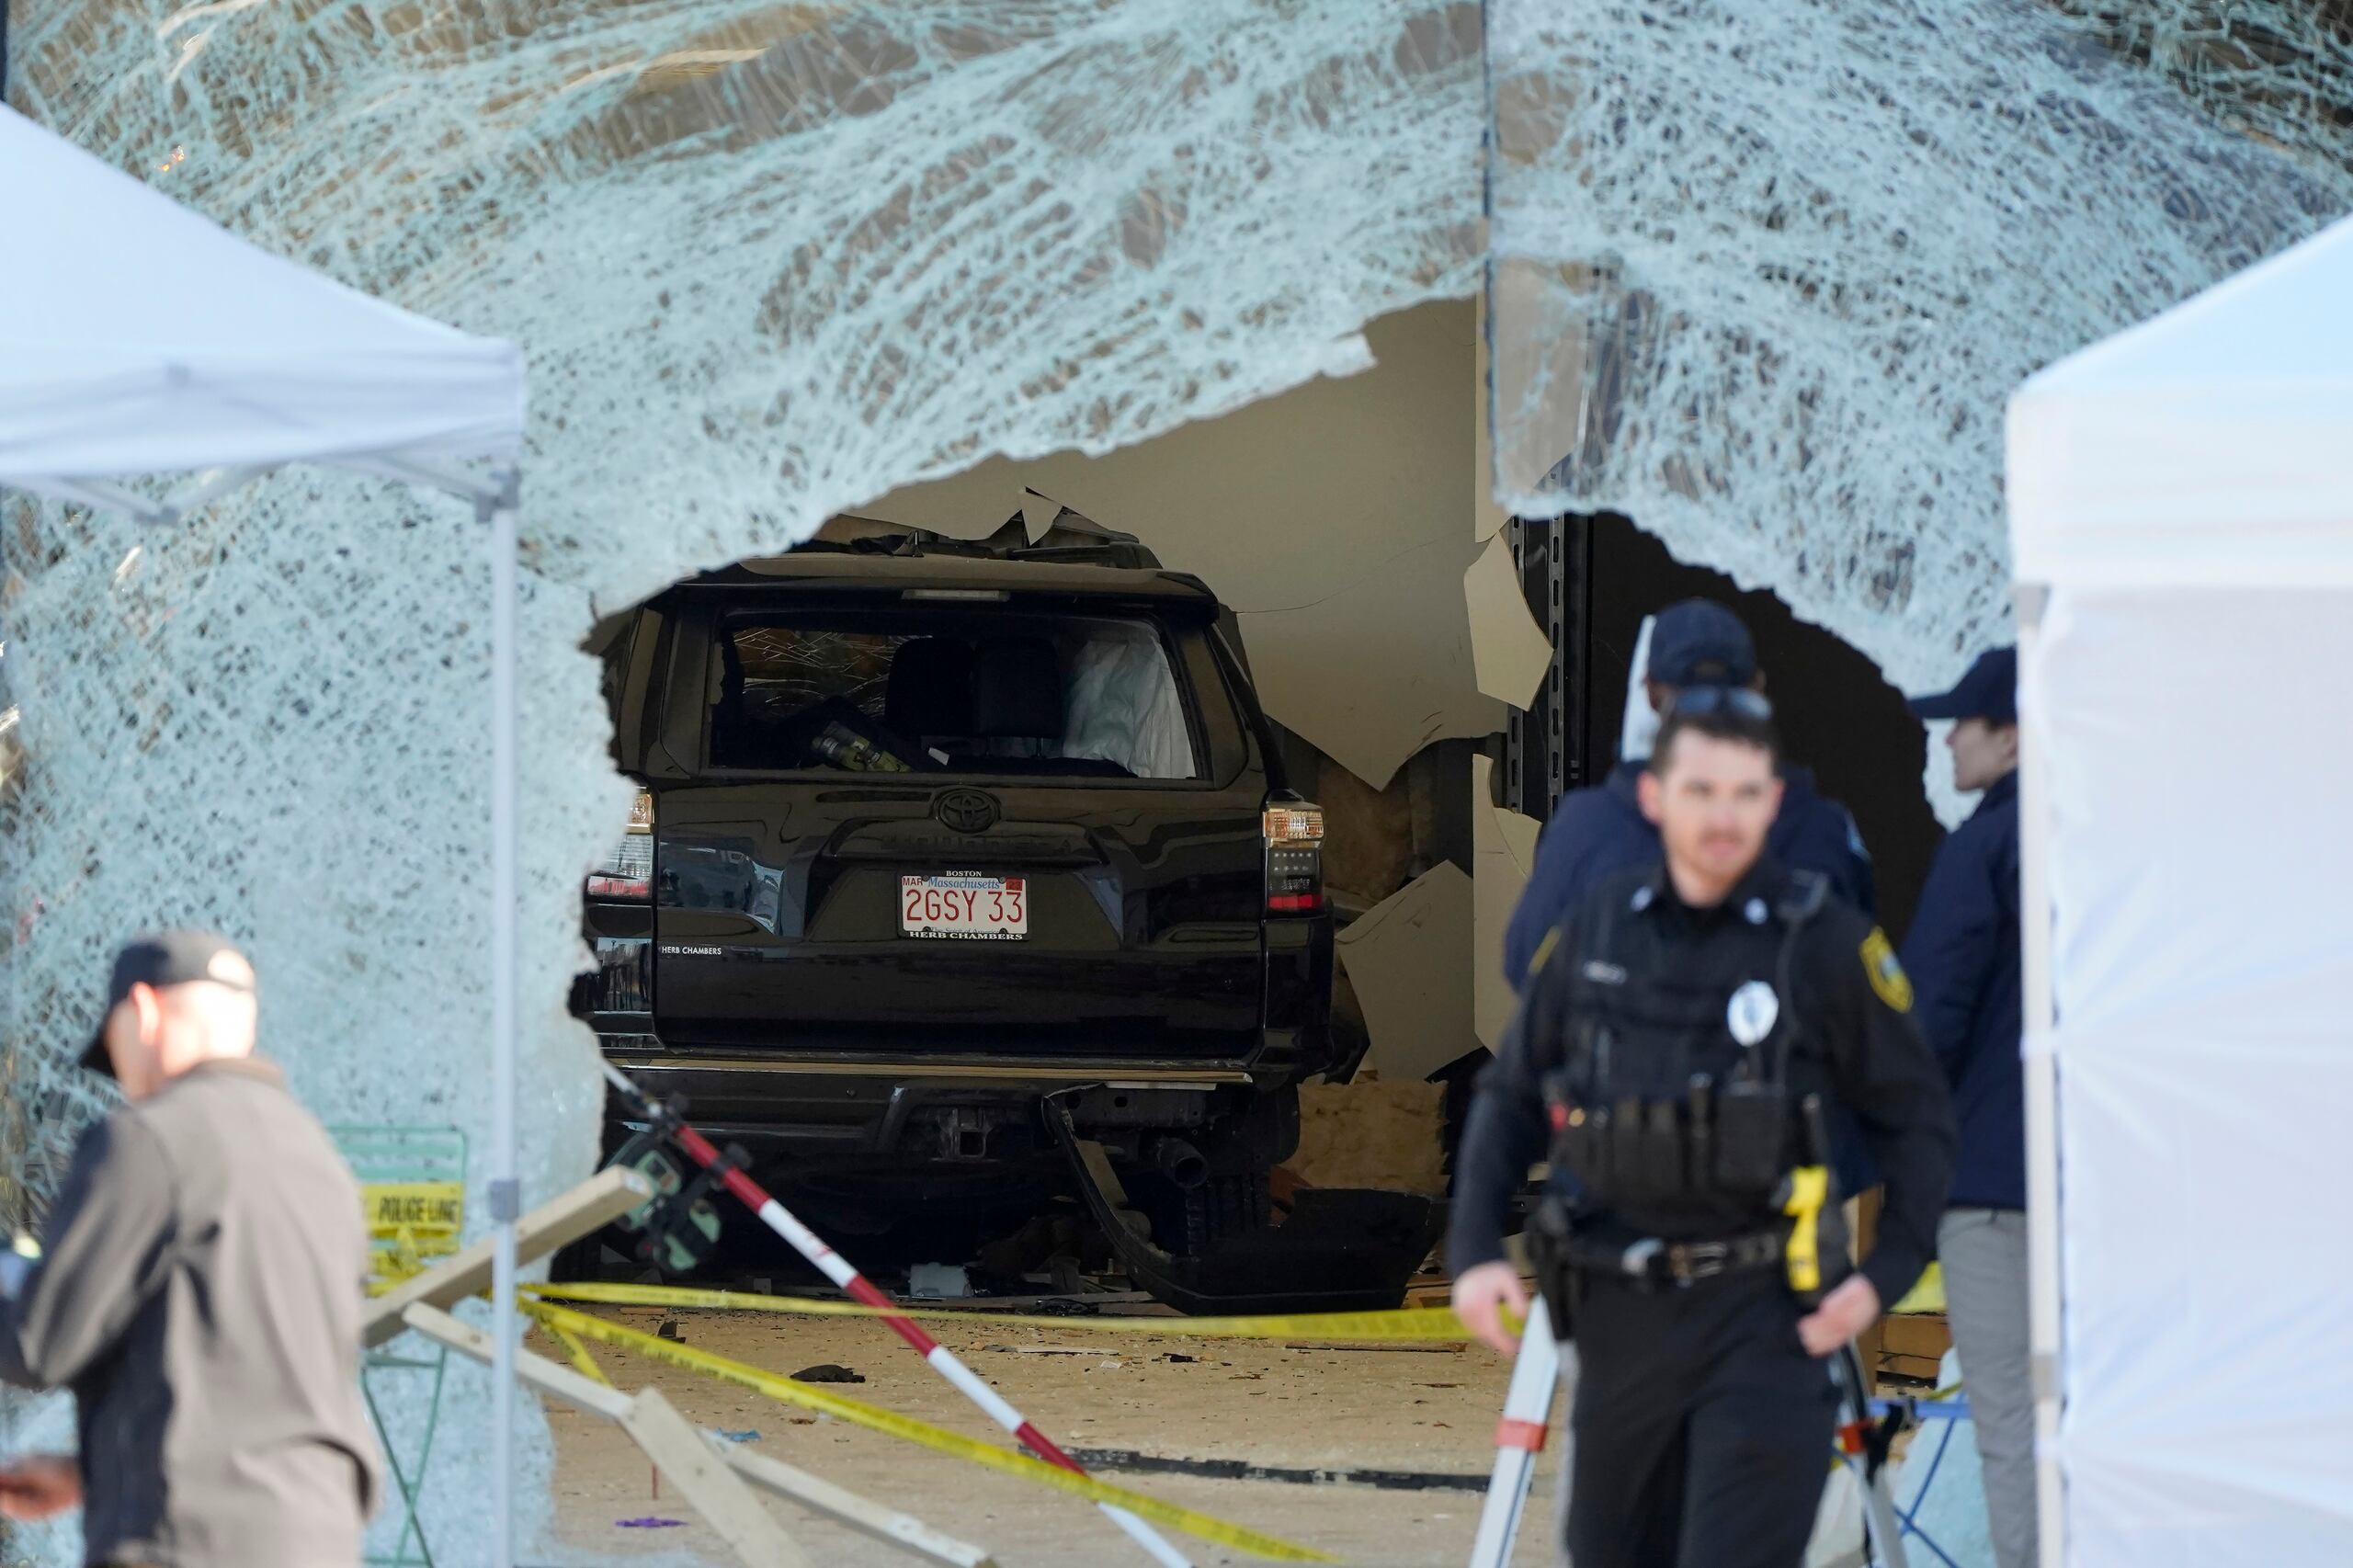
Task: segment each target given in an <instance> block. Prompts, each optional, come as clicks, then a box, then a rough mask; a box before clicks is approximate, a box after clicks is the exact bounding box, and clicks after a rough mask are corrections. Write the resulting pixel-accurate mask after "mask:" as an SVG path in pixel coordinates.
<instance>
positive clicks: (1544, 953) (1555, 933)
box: [1528, 926, 1561, 980]
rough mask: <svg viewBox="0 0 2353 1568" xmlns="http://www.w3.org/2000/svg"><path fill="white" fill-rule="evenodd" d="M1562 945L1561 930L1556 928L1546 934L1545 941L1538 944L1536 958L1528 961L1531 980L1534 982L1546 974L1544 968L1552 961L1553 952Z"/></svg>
mask: <svg viewBox="0 0 2353 1568" xmlns="http://www.w3.org/2000/svg"><path fill="white" fill-rule="evenodd" d="M1560 945H1561V928H1560V927H1559V926H1553V927H1552V929H1551V930H1550V931H1547V932H1545V933H1544V939H1543V940H1542V941H1541V942H1539V943H1537V944H1536V956H1535V957H1534V958H1532V959H1530V960H1528V978H1529V979H1530V980H1533V979H1535V978H1536V977H1537V976H1538V975H1540V974H1541V973H1543V972H1544V966H1545V965H1546V964H1548V963H1551V962H1552V954H1553V951H1554V950H1555V949H1558V948H1559V947H1560Z"/></svg>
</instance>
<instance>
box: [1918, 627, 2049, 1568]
mask: <svg viewBox="0 0 2353 1568" xmlns="http://www.w3.org/2000/svg"><path fill="white" fill-rule="evenodd" d="M1912 711H1913V712H1914V713H1915V714H1917V715H1918V716H1920V717H1921V718H1923V719H1949V720H1952V721H1953V726H1952V730H1951V733H1949V735H1948V736H1947V737H1946V743H1945V744H1946V745H1947V746H1948V747H1949V749H1950V751H1951V753H1952V781H1953V787H1954V788H1956V789H1959V790H1982V791H1984V793H1983V794H1982V795H1981V796H1980V798H1979V800H1978V802H1977V810H1976V811H1975V812H1973V813H1972V815H1971V816H1970V818H1969V820H1968V821H1967V822H1965V823H1963V824H1961V826H1960V827H1958V828H1956V829H1955V830H1954V831H1953V833H1952V834H1951V835H1950V836H1949V837H1948V838H1946V840H1945V841H1944V843H1943V844H1942V845H1940V846H1938V849H1937V860H1936V864H1935V865H1934V866H1932V867H1931V868H1930V869H1929V871H1928V884H1927V887H1925V888H1923V889H1921V890H1920V911H1919V914H1918V915H1916V916H1915V918H1914V920H1913V922H1912V929H1911V932H1910V933H1909V934H1908V935H1907V936H1906V937H1904V968H1905V969H1906V970H1907V971H1910V973H1911V975H1912V981H1913V984H1914V986H1915V989H1916V990H1917V991H1918V993H1919V1012H1920V1032H1921V1033H1922V1034H1924V1035H1926V1036H1927V1040H1928V1048H1929V1049H1930V1050H1931V1051H1934V1052H1935V1053H1936V1057H1937V1063H1938V1066H1940V1067H1942V1068H1943V1069H1944V1074H1945V1081H1946V1082H1947V1083H1948V1084H1949V1085H1951V1087H1952V1100H1953V1111H1954V1114H1955V1116H1956V1117H1957V1118H1958V1119H1959V1120H1960V1123H1961V1163H1960V1168H1959V1169H1958V1170H1957V1171H1955V1173H1954V1175H1953V1183H1952V1195H1951V1199H1950V1206H1949V1208H1948V1209H1947V1210H1945V1217H1944V1221H1943V1222H1942V1223H1941V1224H1940V1225H1938V1228H1937V1251H1938V1256H1940V1257H1941V1258H1943V1260H1944V1274H1945V1296H1946V1299H1947V1301H1949V1304H1950V1305H1949V1311H1950V1314H1951V1318H1952V1334H1953V1340H1954V1343H1955V1344H1957V1345H1958V1346H1960V1349H1961V1376H1962V1377H1964V1378H1966V1379H1967V1380H1968V1381H1969V1410H1970V1415H1971V1416H1972V1421H1973V1425H1974V1426H1976V1428H1977V1452H1978V1456H1979V1458H1980V1459H1982V1460H1984V1467H1985V1506H1986V1510H1987V1513H1988V1515H1989V1517H1990V1519H1991V1523H1992V1526H1993V1545H1994V1560H1995V1562H1996V1563H1998V1564H1999V1565H2000V1568H2030V1565H2031V1564H2032V1563H2033V1562H2034V1561H2035V1534H2036V1532H2035V1503H2034V1493H2035V1481H2034V1386H2033V1379H2032V1377H2031V1374H2030V1372H2029V1345H2028V1335H2027V1278H2026V1085H2025V1081H2024V1075H2023V1074H2022V1073H2021V1072H2020V1070H2019V1067H2018V1035H2019V1020H2020V1018H2021V1017H2022V1015H2023V1013H2024V1011H2025V1006H2024V996H2023V994H2022V991H2021V988H2020V985H2019V967H2018V963H2019V959H2018V951H2019V949H2018V651H2017V650H2016V649H2014V648H1995V649H1994V650H1992V651H1991V652H1989V653H1984V654H1983V655H1981V656H1980V657H1979V658H1978V660H1977V662H1976V663H1975V664H1973V665H1971V666H1970V668H1969V673H1968V674H1966V675H1964V676H1961V683H1960V684H1959V685H1957V686H1955V687H1953V688H1952V689H1951V690H1950V691H1948V692H1943V693H1940V694H1938V695H1937V696H1935V697H1926V698H1921V699H1916V700H1915V701H1914V702H1913V704H1912Z"/></svg>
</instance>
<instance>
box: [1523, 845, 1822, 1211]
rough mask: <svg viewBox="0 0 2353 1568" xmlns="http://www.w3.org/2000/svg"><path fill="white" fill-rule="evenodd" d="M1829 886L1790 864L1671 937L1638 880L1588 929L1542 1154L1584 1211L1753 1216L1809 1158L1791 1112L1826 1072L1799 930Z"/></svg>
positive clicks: (1575, 963) (1549, 1078)
mask: <svg viewBox="0 0 2353 1568" xmlns="http://www.w3.org/2000/svg"><path fill="white" fill-rule="evenodd" d="M1827 887H1828V884H1827V883H1826V882H1825V881H1824V879H1823V878H1822V877H1821V876H1819V875H1818V874H1816V873H1813V872H1809V871H1791V872H1790V873H1789V874H1788V877H1787V880H1786V881H1784V882H1783V884H1782V885H1781V887H1780V889H1779V892H1778V893H1774V894H1768V895H1765V896H1759V897H1751V898H1747V899H1745V900H1744V902H1743V903H1741V904H1739V905H1737V906H1735V907H1731V908H1727V909H1725V910H1723V911H1722V912H1720V913H1718V914H1717V915H1716V916H1715V917H1714V919H1713V921H1712V923H1711V925H1710V926H1709V927H1708V928H1707V929H1706V930H1705V931H1703V932H1701V933H1699V934H1698V935H1696V936H1695V935H1693V934H1691V933H1688V932H1683V933H1679V934H1677V936H1675V937H1673V939H1670V937H1669V935H1668V933H1667V931H1666V930H1665V925H1664V921H1663V919H1662V916H1661V915H1660V913H1659V912H1657V911H1654V909H1653V908H1652V903H1653V901H1654V899H1655V898H1656V897H1658V896H1660V895H1659V893H1658V892H1657V890H1656V888H1655V887H1654V886H1653V885H1652V884H1649V883H1645V884H1643V886H1641V887H1639V888H1636V889H1635V890H1633V891H1632V892H1631V894H1629V895H1627V896H1625V897H1623V898H1620V899H1618V900H1615V901H1613V903H1612V905H1611V907H1610V908H1609V909H1608V911H1607V912H1606V913H1605V914H1603V915H1602V916H1601V917H1600V918H1599V919H1598V920H1597V921H1594V922H1591V923H1590V924H1589V926H1588V929H1589V931H1590V933H1591V934H1590V936H1589V937H1588V938H1587V940H1586V948H1585V950H1584V951H1581V952H1578V953H1576V954H1574V955H1568V954H1563V955H1561V956H1559V957H1556V958H1555V959H1554V960H1552V961H1553V962H1555V963H1565V964H1567V965H1568V966H1569V976H1568V984H1569V988H1570V989H1569V996H1568V1008H1567V1012H1566V1017H1568V1018H1569V1019H1570V1031H1569V1037H1568V1039H1567V1040H1564V1041H1563V1048H1564V1054H1563V1061H1562V1063H1561V1065H1560V1066H1559V1067H1558V1068H1557V1069H1556V1070H1555V1071H1554V1072H1552V1073H1551V1074H1547V1075H1546V1077H1545V1079H1544V1091H1545V1097H1546V1100H1547V1102H1548V1110H1549V1112H1550V1114H1551V1117H1552V1159H1553V1161H1554V1163H1555V1164H1556V1165H1559V1166H1561V1167H1563V1168H1564V1169H1565V1170H1567V1171H1568V1172H1569V1173H1570V1175H1572V1176H1574V1178H1575V1180H1576V1183H1577V1186H1578V1188H1579V1191H1580V1196H1581V1201H1580V1202H1579V1204H1578V1206H1577V1207H1578V1210H1579V1212H1580V1213H1582V1214H1586V1215H1592V1216H1600V1217H1606V1218H1607V1219H1608V1221H1612V1222H1613V1223H1616V1224H1618V1225H1621V1226H1624V1227H1626V1228H1628V1229H1631V1230H1634V1231H1638V1232H1641V1233H1645V1234H1652V1235H1659V1236H1668V1237H1699V1236H1719V1235H1723V1234H1727V1233H1733V1232H1738V1231H1743V1230H1752V1229H1754V1228H1756V1225H1757V1224H1758V1222H1759V1221H1764V1220H1766V1219H1767V1218H1768V1217H1769V1216H1771V1215H1772V1214H1773V1213H1774V1212H1775V1210H1774V1201H1775V1190H1776V1188H1777V1187H1779V1185H1780V1183H1781V1180H1782V1178H1783V1177H1784V1176H1787V1175H1788V1173H1789V1171H1790V1168H1791V1167H1792V1166H1793V1165H1799V1164H1801V1163H1804V1156H1805V1153H1806V1152H1805V1150H1804V1146H1803V1143H1804V1140H1803V1130H1802V1123H1801V1120H1800V1117H1799V1114H1798V1105H1799V1102H1800V1098H1801V1096H1802V1095H1804V1094H1806V1093H1810V1092H1818V1091H1819V1089H1820V1088H1822V1087H1823V1086H1824V1085H1823V1084H1822V1081H1821V1080H1822V1078H1823V1073H1822V1070H1821V1067H1820V1064H1819V1063H1818V1062H1816V1061H1815V1060H1813V1057H1812V1054H1811V1053H1809V1052H1806V1051H1803V1049H1802V1047H1803V1040H1804V1020H1803V1018H1802V1016H1801V1014H1800V1010H1799V1008H1798V1006H1797V998H1796V996H1795V994H1794V986H1795V982H1796V976H1795V973H1794V970H1795V965H1796V955H1797V949H1798V940H1799V937H1800V934H1801V933H1802V931H1803V930H1804V928H1805V925H1806V923H1807V922H1808V921H1809V920H1811V919H1812V918H1813V916H1814V915H1816V914H1817V913H1819V912H1820V910H1821V908H1822V906H1823V903H1824V897H1825V895H1826V892H1827Z"/></svg>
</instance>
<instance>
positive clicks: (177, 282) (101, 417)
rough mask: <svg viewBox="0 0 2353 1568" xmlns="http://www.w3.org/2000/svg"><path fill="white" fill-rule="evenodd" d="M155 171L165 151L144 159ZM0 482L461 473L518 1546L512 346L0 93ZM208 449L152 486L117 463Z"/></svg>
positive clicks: (501, 1310)
mask: <svg viewBox="0 0 2353 1568" xmlns="http://www.w3.org/2000/svg"><path fill="white" fill-rule="evenodd" d="M158 172H159V173H167V171H158ZM0 212H6V213H7V214H8V215H9V217H10V219H11V220H12V221H14V222H15V224H16V227H15V228H14V229H13V230H12V231H11V233H10V241H11V243H10V244H6V245H0V485H13V486H15V487H17V488H19V489H23V490H28V491H32V492H35V493H37V494H48V495H51V496H55V497H59V498H62V499H67V500H75V501H81V502H84V503H85V504H95V505H97V506H112V507H118V508H120V509H123V510H126V511H129V512H131V513H132V514H133V515H135V516H138V517H143V518H146V519H148V520H150V521H158V522H167V523H168V522H172V521H176V519H177V518H178V517H180V516H182V515H184V514H185V513H186V512H187V511H188V510H190V509H192V508H193V507H194V506H197V505H199V504H200V503H201V502H203V501H205V500H208V499H210V498H212V497H214V496H217V495H219V494H223V493H225V492H226V491H227V490H229V489H231V488H233V487H234V486H236V485H238V484H242V483H244V482H246V481H247V480H249V479H251V478H253V477H254V476H256V474H258V473H261V472H266V471H267V470H269V469H272V468H275V467H277V466H278V465H279V464H281V463H288V462H297V461H306V462H316V463H325V464H331V465H333V466H335V467H339V468H347V469H355V470H358V471H360V472H368V473H374V474H380V475H383V476H387V477H390V478H394V479H398V480H402V481H404V482H406V483H417V484H424V485H428V486H432V487H436V488H438V489H442V490H447V491H450V492H452V493H454V494H460V495H463V496H466V497H468V498H470V499H472V501H473V503H474V506H475V511H476V514H477V515H478V516H479V517H481V518H482V520H483V522H484V524H485V525H486V528H485V535H486V538H485V542H486V544H487V547H488V550H489V552H490V567H491V604H490V617H489V619H490V642H491V671H490V675H491V682H490V685H491V731H492V733H491V747H490V749H491V780H490V798H491V812H490V817H491V821H490V834H491V866H490V884H491V888H490V893H491V918H490V930H491V941H490V949H491V950H490V953H489V955H488V960H489V966H490V981H491V986H490V991H491V1018H490V1028H491V1039H490V1042H489V1044H490V1051H489V1057H490V1063H491V1096H490V1098H491V1107H490V1124H491V1140H490V1142H491V1147H490V1151H489V1160H488V1168H487V1176H488V1180H489V1187H490V1193H489V1198H490V1203H489V1206H488V1207H489V1210H490V1212H491V1214H492V1216H493V1219H494V1221H495V1230H494V1234H495V1238H496V1241H495V1251H494V1283H493V1289H492V1296H493V1301H494V1335H495V1339H494V1343H495V1346H496V1350H495V1356H494V1375H493V1381H492V1409H491V1413H490V1416H491V1445H492V1453H493V1474H492V1476H491V1478H490V1479H491V1491H492V1495H493V1503H492V1509H493V1513H494V1530H495V1536H494V1542H495V1544H494V1549H493V1553H492V1561H494V1562H499V1563H505V1562H511V1561H512V1552H513V1522H512V1521H513V1495H512V1484H513V1471H514V1466H513V1462H512V1443H513V1436H514V1409H513V1405H514V1377H513V1369H514V1356H515V1340H516V1334H515V1324H516V1315H515V1310H514V1304H515V1276H516V1262H515V1224H514V1221H515V1217H516V1213H517V1208H518V1198H519V1195H518V1193H517V1183H516V1153H515V1151H516V1139H515V1017H516V1010H515V1002H516V956H515V955H516V945H515V905H516V897H515V894H516V859H517V844H516V763H515V758H516V749H517V736H516V706H515V665H516V636H515V619H516V598H517V593H516V575H515V574H516V549H515V543H516V521H515V500H516V475H515V464H516V462H517V460H518V458H519V456H520V453H521V450H522V445H523V417H524V371H523V358H522V354H521V352H520V350H518V349H517V347H516V346H515V345H514V344H511V343H506V342H503V341H499V340H496V339H485V338H476V337H470V336H468V335H465V334H463V333H460V332H458V331H456V330H454V329H453V328H450V327H448V326H445V325H443V324H440V323H438V322H435V321H429V320H427V319H426V318H425V317H422V316H415V315H411V314H409V313H408V312H405V311H402V310H398V309H396V308H394V307H392V306H391V305H387V304H385V303H383V302H382V301H378V300H373V299H370V298H369V297H368V296H367V295H365V294H361V293H359V292H358V291H357V290H351V289H347V288H345V287H344V286H343V285H341V284H339V283H336V282H335V281H334V280H333V279H331V278H323V277H321V276H319V275H318V274H316V273H313V272H310V271H308V270H306V269H304V268H303V267H298V266H296V265H295V264H293V263H292V262H290V261H286V260H284V259H282V258H280V257H278V256H271V255H270V254H268V253H267V252H266V251H263V250H260V249H258V248H256V246H254V245H251V244H247V243H246V242H244V241H243V240H240V239H238V238H237V237H236V236H235V235H233V234H232V233H228V232H227V231H226V230H224V229H222V228H221V227H219V226H218V225H217V224H214V223H213V222H210V220H208V219H206V218H204V217H202V216H201V215H199V214H198V213H195V212H192V211H189V210H187V209H185V208H183V207H180V206H179V205H177V204H176V203H175V202H174V201H172V200H171V199H170V198H168V197H166V196H165V195H163V194H162V193H161V192H159V191H157V190H155V189H153V188H152V187H149V186H147V185H144V184H142V183H141V182H140V181H139V180H137V179H134V178H132V177H131V176H129V175H126V174H124V173H122V172H121V171H120V170H118V169H116V168H113V167H112V166H110V165H107V164H105V163H103V162H101V161H100V160H98V159H97V158H94V157H92V156H90V155H89V154H88V153H85V152H83V151H82V150H81V149H80V148H78V147H75V146H74V144H73V143H71V142H67V141H65V140H64V139H63V138H62V137H59V136H56V135H54V134H52V133H51V132H50V131H45V130H43V129H42V128H40V126H37V125H35V124H33V123H32V122H31V121H29V120H28V119H24V118H23V117H22V116H20V115H18V114H17V113H15V112H14V111H13V110H10V109H8V108H6V106H0ZM191 471H201V474H200V477H199V479H198V480H197V481H196V482H195V483H194V484H193V486H192V487H191V488H189V489H188V490H185V491H183V492H182V493H181V494H178V495H177V496H176V497H175V499H174V500H173V501H171V502H168V503H162V504H158V503H156V502H154V501H152V500H149V499H146V498H145V497H143V496H141V495H138V494H132V493H131V492H128V491H125V490H123V489H121V488H119V486H118V484H117V483H115V482H116V481H119V480H124V479H131V478H134V477H141V476H153V475H173V474H182V473H187V472H191Z"/></svg>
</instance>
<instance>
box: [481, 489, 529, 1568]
mask: <svg viewBox="0 0 2353 1568" xmlns="http://www.w3.org/2000/svg"><path fill="white" fill-rule="evenodd" d="M499 480H500V484H499V494H497V495H496V496H495V497H494V498H484V499H482V500H479V501H477V502H476V503H475V511H476V515H477V516H478V517H480V519H481V520H482V521H483V523H484V524H486V525H487V527H486V528H485V529H484V531H485V533H486V534H487V535H488V540H489V545H490V733H491V742H490V757H491V762H490V768H491V773H490V1212H491V1218H492V1220H493V1221H494V1222H495V1227H496V1228H495V1230H494V1233H493V1246H492V1253H491V1287H490V1291H491V1325H492V1326H491V1334H492V1336H493V1338H492V1357H491V1381H490V1421H491V1439H490V1463H491V1474H490V1486H491V1529H492V1532H493V1533H492V1536H491V1551H490V1560H491V1562H493V1563H494V1564H496V1568H512V1564H513V1562H514V1561H515V1351H516V1324H517V1317H516V1314H515V1274H516V1264H515V1220H516V1217H517V1213H518V1212H519V1211H520V1210H521V1208H522V1203H521V1189H520V1184H519V1182H518V1180H517V1174H516V1138H515V1020H516V1008H515V991H516V940H515V918H516V892H517V880H516V858H517V855H516V843H517V839H516V794H517V767H516V739H517V737H516V712H515V665H516V656H517V649H516V642H517V637H516V624H515V623H516V608H517V588H516V581H515V574H516V541H515V512H516V505H517V493H516V484H515V476H514V475H513V474H512V473H504V474H501V475H499Z"/></svg>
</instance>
